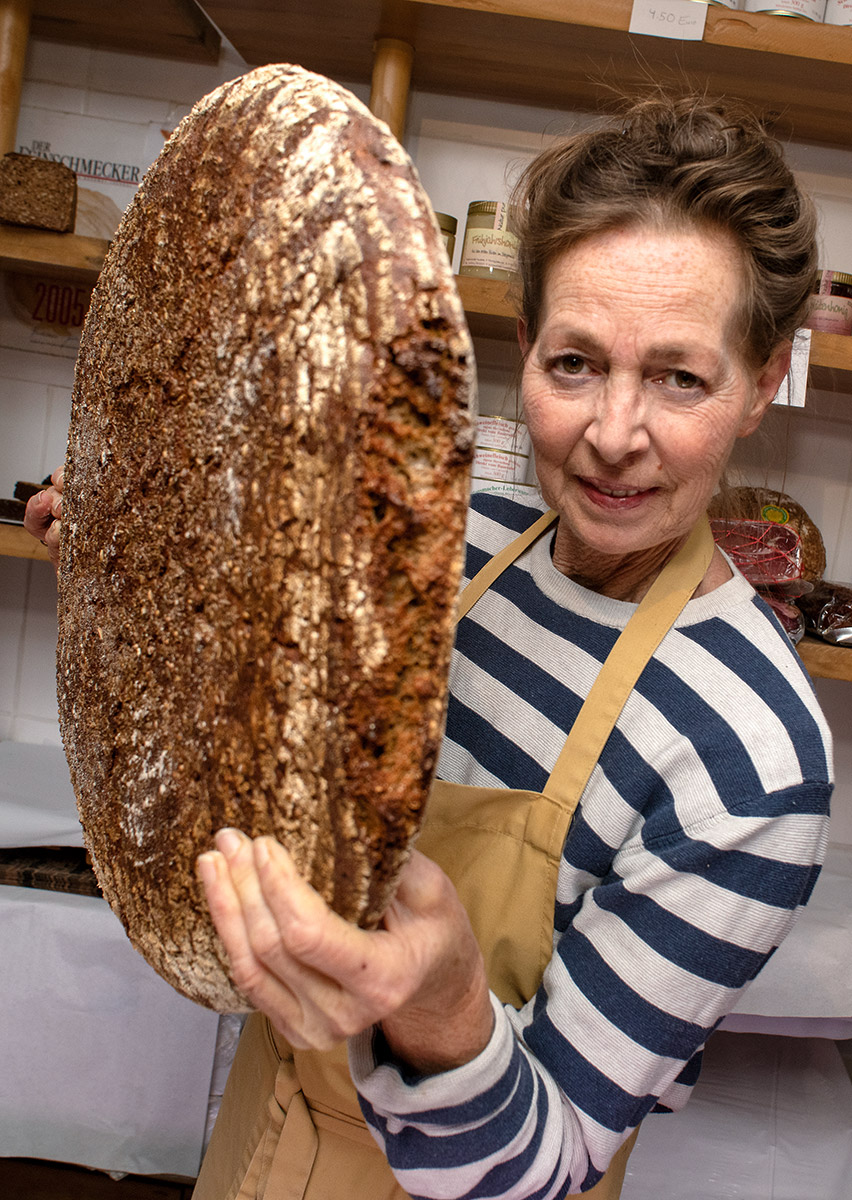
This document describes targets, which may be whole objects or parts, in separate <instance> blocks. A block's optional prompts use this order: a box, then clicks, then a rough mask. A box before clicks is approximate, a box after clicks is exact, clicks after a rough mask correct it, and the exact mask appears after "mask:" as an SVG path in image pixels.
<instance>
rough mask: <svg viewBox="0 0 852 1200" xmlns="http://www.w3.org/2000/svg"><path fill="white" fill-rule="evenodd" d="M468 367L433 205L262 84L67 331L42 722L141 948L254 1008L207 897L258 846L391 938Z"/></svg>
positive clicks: (460, 505)
mask: <svg viewBox="0 0 852 1200" xmlns="http://www.w3.org/2000/svg"><path fill="white" fill-rule="evenodd" d="M474 380H475V375H474V363H473V356H472V350H471V344H470V340H469V336H468V333H467V328H466V325H465V320H464V314H463V311H462V309H461V305H460V302H459V299H458V296H457V293H456V291H455V287H454V283H453V279H452V274H451V268H450V265H449V262H448V260H447V256H446V253H445V251H444V247H443V242H442V239H441V234H440V231H439V230H438V227H437V224H436V222H435V219H434V217H433V214H432V211H431V208H430V206H429V203H428V201H427V199H426V197H425V195H424V193H423V191H422V189H421V186H420V184H419V182H418V179H417V176H416V174H415V172H414V169H413V167H412V166H411V164H410V162H409V160H408V158H407V156H406V154H405V152H404V151H403V150H402V148H401V147H400V146H399V145H398V144H397V142H396V141H395V140H394V139H393V138H392V137H391V135H390V134H389V132H388V130H387V128H386V127H385V126H384V125H383V124H381V123H380V122H378V121H377V120H376V119H375V118H373V117H372V116H371V115H370V113H369V112H368V111H367V110H366V109H365V108H364V107H363V106H362V105H361V104H360V103H359V102H358V101H357V100H356V99H355V98H354V97H353V96H351V95H350V94H349V93H348V92H346V91H345V90H343V89H342V88H340V87H338V86H337V85H335V84H332V83H330V82H329V81H328V80H326V79H324V78H321V77H318V76H316V75H312V74H309V73H307V72H305V71H303V70H301V69H300V68H296V67H290V66H269V67H264V68H261V69H259V70H256V71H253V72H251V73H249V74H248V75H246V76H244V77H243V78H241V79H238V80H236V81H234V82H232V83H230V84H227V85H225V86H223V87H221V88H219V89H218V90H217V91H215V92H213V93H212V94H211V95H210V96H208V97H206V98H205V99H204V100H202V101H201V102H200V103H199V104H198V105H197V106H196V107H195V109H194V110H193V111H192V113H191V114H190V115H189V116H188V117H187V118H186V119H185V120H184V121H183V122H182V124H181V125H180V127H179V128H178V129H177V130H176V132H175V134H174V135H173V136H172V138H171V139H170V141H169V142H168V143H167V145H166V146H165V148H164V150H163V152H162V154H161V156H160V158H159V159H158V161H157V162H156V163H155V164H154V166H153V167H152V169H151V170H150V172H149V173H148V175H147V176H146V178H145V180H144V182H143V184H142V186H141V188H140V190H139V192H138V194H137V195H136V197H135V199H134V201H133V202H132V203H131V205H130V207H129V209H128V211H127V213H126V215H125V217H124V219H123V221H122V224H121V226H120V228H119V231H118V234H117V237H116V239H115V242H114V243H113V245H112V247H111V249H110V251H109V254H108V255H107V259H106V262H105V265H104V268H103V272H102V274H101V276H100V279H99V282H98V285H97V288H96V290H95V293H94V297H93V300H92V305H91V308H90V309H89V314H88V317H87V320H86V324H85V328H84V331H83V337H82V344H81V348H80V355H79V359H78V365H77V376H76V382H75V388H74V394H73V404H72V418H71V428H70V435H69V446H68V459H67V466H66V475H65V494H66V500H65V506H64V513H63V537H62V550H61V564H60V636H59V652H58V679H59V707H60V721H61V727H62V734H63V738H64V743H65V747H66V751H67V755H68V760H69V763H70V766H71V774H72V779H73V782H74V786H75V789H76V793H77V797H78V802H79V808H80V813H81V817H82V823H83V828H84V832H85V839H86V844H87V847H88V849H89V850H90V853H91V856H92V859H93V862H94V866H95V869H96V872H97V876H98V879H99V882H100V884H101V887H102V888H103V891H104V894H105V895H106V897H107V898H108V900H109V901H110V903H111V904H112V906H113V908H114V909H115V911H116V912H117V913H118V915H119V916H120V918H121V919H122V921H123V922H124V924H125V927H126V929H127V931H128V934H129V936H130V939H131V941H132V942H133V944H134V945H135V946H136V947H137V949H138V950H139V951H140V952H141V953H142V954H143V955H144V956H145V957H146V958H147V959H148V961H149V962H150V963H151V964H152V965H153V966H154V967H155V968H156V969H157V970H158V971H159V972H160V973H161V974H162V975H163V976H164V978H166V979H167V980H168V981H169V982H170V983H172V984H173V986H175V987H176V988H177V989H178V990H179V991H181V992H183V993H184V994H185V995H187V996H190V997H191V998H192V999H194V1000H197V1001H200V1002H201V1003H203V1004H206V1005H208V1006H210V1007H212V1008H215V1009H218V1010H221V1011H225V1010H229V1009H237V1008H240V1007H244V1001H243V998H242V997H241V996H240V995H239V994H238V993H237V992H236V991H235V990H234V989H233V987H232V985H231V984H230V982H229V978H228V968H227V964H226V962H225V961H224V957H223V952H222V949H221V947H220V944H219V941H218V939H217V937H216V936H215V933H214V930H213V928H212V925H211V923H210V921H209V918H208V914H207V911H206V905H205V902H204V899H203V896H202V893H201V890H200V887H199V885H198V882H197V880H196V873H195V859H196V856H197V854H199V853H200V852H201V851H203V850H206V849H209V848H210V847H211V845H212V836H213V834H214V832H215V831H216V830H218V829H219V828H221V827H223V826H226V825H231V826H236V827H238V828H240V829H242V830H244V831H245V832H246V833H248V834H251V835H256V834H272V835H274V836H275V837H277V838H279V839H280V840H281V841H282V842H283V843H284V844H285V845H286V846H287V847H288V848H289V850H290V851H291V852H292V854H293V855H294V856H295V859H296V862H297V864H298V867H299V869H300V870H301V871H302V873H303V874H304V875H305V876H306V877H307V878H308V879H309V880H310V881H311V882H312V883H313V885H314V886H315V887H316V888H317V889H318V891H319V892H320V893H321V894H322V895H323V896H324V897H325V898H326V899H327V900H328V901H329V903H330V904H331V905H332V906H333V907H334V908H335V909H336V910H337V911H338V912H339V913H341V914H342V915H343V916H345V917H346V918H348V919H350V920H352V921H355V922H359V923H360V924H362V925H364V926H373V925H375V924H376V923H377V922H378V920H379V919H380V917H381V915H382V912H383V910H384V908H385V907H386V905H387V902H388V899H389V896H390V894H391V893H392V890H393V887H394V884H395V880H396V879H397V877H398V873H399V871H400V869H401V867H402V865H403V863H404V862H405V860H406V858H407V856H408V854H409V851H410V845H411V842H412V839H413V838H414V836H415V834H416V832H417V830H418V828H419V825H420V823H421V820H422V815H423V810H424V804H425V801H426V797H427V793H428V789H429V786H430V782H431V776H432V771H433V767H434V763H435V759H436V754H437V750H438V747H439V741H440V738H441V735H442V731H443V720H444V712H445V704H446V689H447V677H448V669H449V656H450V649H451V643H452V637H453V619H454V609H455V599H456V592H457V588H458V584H459V580H460V575H461V568H462V556H463V531H464V522H465V516H466V507H467V498H468V486H469V484H468V474H469V461H470V458H471V447H472V414H471V407H472V404H473V399H474V387H475V382H474Z"/></svg>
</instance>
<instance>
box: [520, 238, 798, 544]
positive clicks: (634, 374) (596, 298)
mask: <svg viewBox="0 0 852 1200" xmlns="http://www.w3.org/2000/svg"><path fill="white" fill-rule="evenodd" d="M742 289H743V270H742V266H741V262H740V258H739V255H738V252H737V249H736V247H735V245H734V244H733V242H731V241H729V240H728V239H727V238H725V237H724V236H723V235H713V234H710V233H707V232H702V231H698V230H689V231H681V232H674V233H663V232H657V231H655V230H653V229H647V228H636V229H624V230H616V231H612V232H610V233H604V234H600V235H596V236H594V237H590V238H587V239H585V240H583V241H582V242H580V243H578V244H577V245H576V246H574V247H572V248H571V249H569V250H567V251H565V252H564V253H563V254H562V255H561V256H560V257H558V258H557V259H556V260H555V261H554V262H553V263H552V265H551V267H550V270H549V272H548V276H547V279H546V283H545V289H544V304H543V309H542V317H541V321H540V325H539V329H540V333H539V336H538V339H537V341H536V342H535V344H534V345H532V346H528V345H526V344H525V340H524V335H523V329H522V330H521V347H522V350H524V351H528V353H527V357H526V361H525V364H524V372H523V403H524V411H525V415H526V421H527V423H528V426H529V430H530V434H531V437H532V443H533V447H534V450H535V461H536V469H537V473H538V478H539V481H540V483H541V487H542V491H543V494H544V497H545V499H546V501H547V502H548V504H549V505H550V506H551V507H552V508H556V509H557V510H558V511H559V514H560V517H561V518H562V519H561V520H560V530H561V536H562V537H563V538H564V537H569V538H570V541H571V546H572V548H573V557H574V558H576V554H577V553H578V552H579V553H580V554H583V553H591V554H592V556H595V555H602V556H606V557H612V556H616V557H617V558H621V557H628V556H631V555H636V554H637V553H639V554H640V555H641V552H647V551H653V548H656V547H665V548H668V547H671V546H672V545H673V544H674V543H677V542H679V541H681V540H682V539H683V538H684V537H686V535H687V534H688V533H689V531H690V529H691V528H692V526H693V525H694V524H695V522H696V520H697V519H698V517H699V516H700V515H701V513H703V512H704V511H705V509H706V507H707V504H708V501H709V500H710V497H711V496H712V494H713V492H714V490H715V487H716V483H717V481H718V479H719V475H720V473H721V471H722V469H723V467H724V465H725V462H726V460H727V458H728V455H729V453H730V450H731V448H732V446H733V443H734V441H735V439H736V438H737V437H742V436H745V435H746V434H748V433H751V432H752V430H753V429H755V428H756V426H757V425H758V423H759V421H760V418H761V416H762V415H763V412H764V410H765V408H766V406H767V405H768V404H769V403H770V402H771V400H772V398H773V396H774V395H775V392H776V391H777V389H778V386H779V385H780V382H781V379H782V378H783V376H784V374H785V372H786V369H787V361H788V356H787V355H786V354H784V353H781V352H779V353H778V354H777V355H775V356H773V358H772V359H771V360H770V363H769V364H767V366H766V367H765V368H759V369H757V370H755V369H753V368H749V367H748V366H747V365H746V363H745V362H744V361H743V358H742V356H741V351H740V342H739V339H738V337H737V334H738V330H737V328H736V321H735V315H736V313H737V311H738V306H739V303H740V301H741V296H742ZM650 557H653V553H652V554H651V556H650Z"/></svg>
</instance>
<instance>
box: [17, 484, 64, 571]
mask: <svg viewBox="0 0 852 1200" xmlns="http://www.w3.org/2000/svg"><path fill="white" fill-rule="evenodd" d="M64 475H65V471H64V469H63V468H62V467H60V468H59V469H58V470H56V471H54V472H53V474H52V475H51V477H50V480H51V484H50V487H47V488H45V489H44V491H41V492H36V494H35V495H34V496H31V497H30V499H29V500H28V501H27V508H26V511H25V513H24V529H26V531H27V533H31V534H32V535H33V537H34V538H38V540H39V541H40V542H41V544H42V545H43V546H47V553H48V556H49V558H50V561H51V562H52V563H53V569H54V570H55V571H58V570H59V529H60V524H61V520H62V485H63V477H64Z"/></svg>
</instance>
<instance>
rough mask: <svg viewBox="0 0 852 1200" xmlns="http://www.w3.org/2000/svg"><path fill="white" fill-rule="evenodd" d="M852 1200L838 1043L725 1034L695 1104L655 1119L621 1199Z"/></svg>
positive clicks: (848, 1098) (848, 1093) (850, 1146)
mask: <svg viewBox="0 0 852 1200" xmlns="http://www.w3.org/2000/svg"><path fill="white" fill-rule="evenodd" d="M664 1198H666V1200H852V1083H850V1081H849V1076H848V1075H847V1073H846V1070H845V1069H844V1066H843V1063H842V1061H841V1058H840V1055H839V1053H838V1051H837V1047H836V1046H835V1044H834V1042H831V1041H827V1040H824V1039H817V1038H787V1037H767V1036H759V1035H754V1034H739V1033H717V1034H714V1035H713V1037H711V1039H710V1041H709V1043H708V1045H707V1050H706V1052H705V1056H704V1067H703V1069H702V1072H701V1076H700V1078H699V1080H698V1083H697V1084H696V1086H695V1091H694V1092H693V1094H692V1097H691V1098H690V1100H689V1103H688V1104H687V1106H686V1108H685V1109H684V1110H683V1111H682V1112H679V1113H667V1114H658V1115H656V1116H653V1115H652V1116H650V1117H646V1119H645V1121H644V1122H643V1123H642V1126H641V1127H640V1130H639V1137H638V1139H637V1142H636V1147H635V1149H634V1151H633V1153H632V1154H631V1156H630V1159H629V1161H628V1164H627V1177H626V1179H625V1182H624V1188H623V1190H622V1194H621V1200H664Z"/></svg>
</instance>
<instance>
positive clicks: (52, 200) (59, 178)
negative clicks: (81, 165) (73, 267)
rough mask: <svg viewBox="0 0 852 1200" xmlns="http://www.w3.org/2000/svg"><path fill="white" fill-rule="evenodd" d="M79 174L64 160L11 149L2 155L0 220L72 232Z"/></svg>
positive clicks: (37, 227) (0, 165)
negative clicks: (53, 159)
mask: <svg viewBox="0 0 852 1200" xmlns="http://www.w3.org/2000/svg"><path fill="white" fill-rule="evenodd" d="M76 215H77V176H76V175H75V174H74V172H73V171H72V170H71V168H70V167H66V166H65V164H64V163H59V162H53V161H52V160H50V159H47V158H37V157H35V155H32V154H18V153H16V152H15V151H10V152H9V153H8V154H4V155H3V157H2V158H0V221H4V222H6V223H7V224H9V225H26V226H29V227H30V228H33V229H49V230H52V231H53V232H54V233H73V232H74V221H75V218H76Z"/></svg>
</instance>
